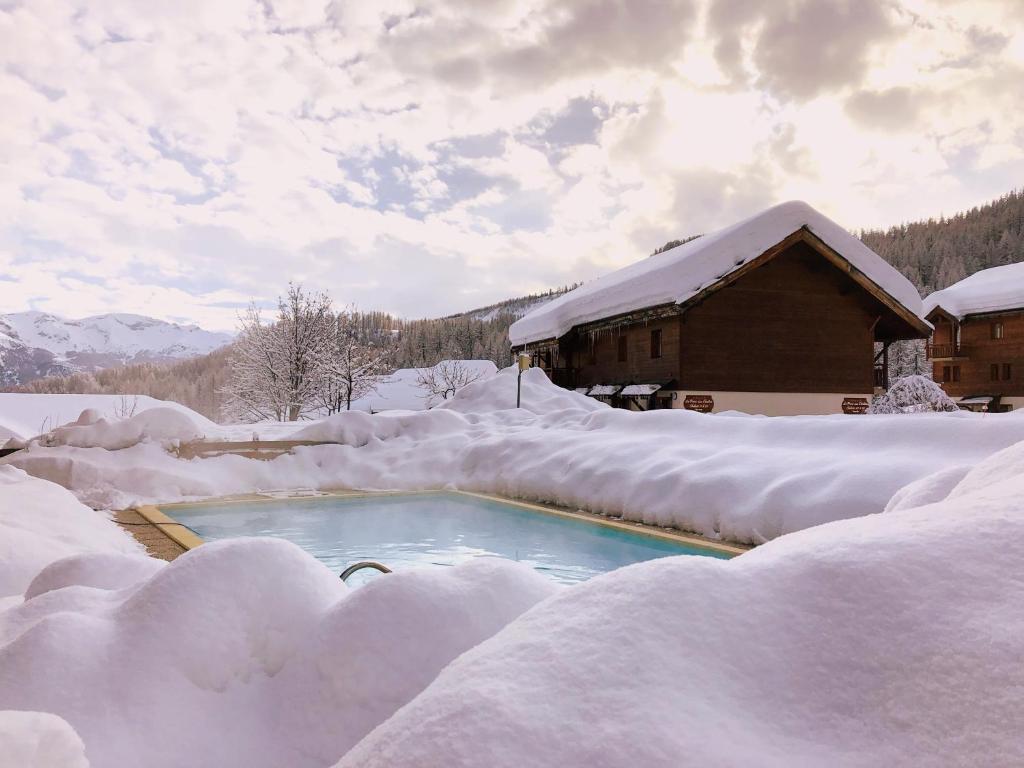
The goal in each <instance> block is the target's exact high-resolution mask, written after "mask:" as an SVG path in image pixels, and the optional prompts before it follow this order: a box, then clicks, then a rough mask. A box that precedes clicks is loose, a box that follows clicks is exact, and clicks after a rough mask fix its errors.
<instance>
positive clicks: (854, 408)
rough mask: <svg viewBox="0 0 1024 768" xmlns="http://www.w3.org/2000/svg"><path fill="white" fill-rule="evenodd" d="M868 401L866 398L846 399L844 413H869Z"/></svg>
mask: <svg viewBox="0 0 1024 768" xmlns="http://www.w3.org/2000/svg"><path fill="white" fill-rule="evenodd" d="M867 410H868V399H867V398H866V397H844V398H843V413H867Z"/></svg>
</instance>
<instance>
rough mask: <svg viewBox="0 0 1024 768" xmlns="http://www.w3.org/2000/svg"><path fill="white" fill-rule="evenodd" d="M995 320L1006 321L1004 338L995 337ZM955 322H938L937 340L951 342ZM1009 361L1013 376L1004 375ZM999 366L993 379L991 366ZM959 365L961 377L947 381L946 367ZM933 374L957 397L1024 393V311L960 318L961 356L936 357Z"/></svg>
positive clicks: (1006, 395)
mask: <svg viewBox="0 0 1024 768" xmlns="http://www.w3.org/2000/svg"><path fill="white" fill-rule="evenodd" d="M992 323H1002V324H1003V338H1001V339H993V338H992ZM950 328H951V326H950V325H949V324H945V325H944V326H943V325H942V324H940V323H939V322H936V328H935V335H934V337H933V344H939V343H941V342H948V341H949V340H950V338H951V336H950V334H951V330H950ZM1007 363H1009V365H1010V373H1011V375H1010V379H1009V380H1006V379H1004V378H1003V366H1004V365H1005V364H1007ZM992 365H996V366H998V373H999V378H998V379H996V380H993V379H992V376H991V373H990V370H991V366H992ZM947 367H948V368H949V369H950V371H949V373H950V378H951V379H952V378H953V376H954V368H957V369H959V370H958V373H959V376H958V378H959V379H960V380H959V381H948V382H947V381H944V378H945V376H944V369H945V368H947ZM932 374H933V378H934V379H935V381H937V382H939V383H940V384H941V385H942V388H943V389H944V390H945V391H946V393H947V394H949V395H951V396H953V397H964V396H967V395H1002V396H1004V397H1020V396H1022V395H1024V311H1017V312H1005V313H999V314H990V315H974V316H969V317H966V318H964V320H962V321H961V322H960V357H959V358H958V359H952V360H934V361H933V371H932Z"/></svg>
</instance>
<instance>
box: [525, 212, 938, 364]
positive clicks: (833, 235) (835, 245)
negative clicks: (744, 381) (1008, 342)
mask: <svg viewBox="0 0 1024 768" xmlns="http://www.w3.org/2000/svg"><path fill="white" fill-rule="evenodd" d="M801 227H807V228H808V229H809V230H810V231H811V232H812V233H814V234H815V235H817V236H818V237H819V238H820V239H821V240H822V241H823V242H825V243H826V244H827V245H828V246H830V247H831V248H832V249H833V250H834V251H836V252H837V253H838V254H839V255H840V256H842V257H843V258H845V259H846V260H847V261H849V262H850V263H851V264H852V265H853V266H855V267H856V268H857V269H859V270H860V271H861V272H863V273H864V274H865V275H866V276H867V277H868V278H869V279H870V280H871V281H872V282H874V283H875V284H876V285H878V286H879V287H880V288H881V289H882V290H884V291H885V292H886V293H888V294H889V295H890V296H892V297H893V299H895V300H896V301H897V302H899V303H900V304H902V305H903V306H904V307H905V308H906V309H907V311H909V312H910V314H912V315H917V316H920V317H923V313H922V310H921V297H920V295H919V294H918V292H917V289H916V288H915V287H914V285H913V284H912V283H911V282H910V281H909V280H907V278H905V277H904V276H903V275H902V274H900V273H899V272H898V271H897V270H896V269H894V268H893V267H892V266H891V265H890V264H889V263H888V262H886V261H885V260H884V259H882V257H881V256H879V255H878V254H876V253H875V252H874V251H872V250H871V249H870V248H868V247H867V246H866V245H864V243H862V242H861V241H860V240H858V239H857V238H856V237H854V236H853V235H851V234H850V233H849V232H847V231H846V230H845V229H843V228H842V227H840V226H839V225H838V224H836V223H835V222H834V221H832V220H831V219H829V218H827V217H825V216H823V215H822V214H820V213H818V212H817V211H816V210H814V209H813V208H812V207H811V206H809V205H807V203H803V202H789V203H782V204H781V205H777V206H775V207H773V208H769V209H767V210H765V211H762V212H761V213H759V214H757V215H756V216H752V217H751V218H749V219H746V220H745V221H741V222H739V223H738V224H734V225H732V226H731V227H727V228H726V229H723V230H720V231H718V232H714V233H712V234H709V235H704V236H703V237H699V238H697V239H696V240H691V241H689V242H687V243H684V244H683V245H680V246H677V247H675V248H672V249H671V250H668V251H664V252H662V253H659V254H655V255H654V256H650V257H649V258H645V259H643V260H641V261H638V262H636V263H634V264H630V265H629V266H627V267H623V268H622V269H620V270H617V271H615V272H612V273H610V274H608V275H605V276H603V277H600V278H598V279H597V280H593V281H591V282H589V283H585V284H584V285H582V286H580V287H579V288H576V289H575V290H573V291H570V292H569V293H567V294H565V295H564V296H560V297H559V298H557V299H555V300H554V301H552V302H549V303H548V304H545V305H544V306H542V307H539V308H537V309H535V310H533V311H532V312H530V313H529V314H528V315H526V316H525V317H523V318H522V319H521V320H519V321H517V322H515V323H514V324H513V325H512V327H511V328H510V329H509V338H510V340H511V341H512V344H514V345H519V344H529V343H532V342H536V341H543V340H545V339H551V338H557V337H559V336H563V335H565V334H566V333H568V332H569V331H570V330H571V329H572V328H573V326H576V325H580V324H582V323H588V322H593V321H595V320H600V319H602V318H606V317H612V316H614V315H619V314H622V313H625V312H632V311H634V310H638V309H644V308H646V307H654V306H658V305H662V304H670V303H676V304H679V303H682V302H685V301H686V300H687V299H689V298H691V297H692V296H694V295H696V294H697V293H699V292H700V291H702V290H704V289H705V288H707V287H709V286H711V285H713V284H714V283H716V282H718V281H719V280H720V279H721V278H723V277H725V276H726V275H728V274H729V273H731V272H734V271H735V270H737V269H739V268H740V267H742V266H743V265H744V264H746V263H747V262H749V261H752V260H754V259H756V258H757V257H758V256H760V255H761V254H762V253H764V252H765V251H767V250H768V249H769V248H771V247H772V246H773V245H777V244H778V243H780V242H782V241H783V240H785V239H786V238H787V237H788V236H789V235H791V234H792V233H794V232H796V231H797V230H799V229H800V228H801Z"/></svg>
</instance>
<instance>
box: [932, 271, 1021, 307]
mask: <svg viewBox="0 0 1024 768" xmlns="http://www.w3.org/2000/svg"><path fill="white" fill-rule="evenodd" d="M936 307H942V308H943V309H944V310H946V311H947V312H949V313H950V314H951V315H953V316H954V317H958V318H961V319H962V318H963V317H964V316H965V315H973V314H978V313H981V312H998V311H1001V310H1007V309H1020V308H1021V307H1024V263H1019V264H1006V265H1004V266H1002V267H992V268H991V269H983V270H981V271H979V272H975V273H974V274H973V275H970V276H969V277H965V278H964V279H963V280H961V281H960V282H958V283H953V285H951V286H949V287H948V288H943V289H942V290H941V291H935V293H932V294H930V295H929V296H928V297H927V298H926V299H925V300H924V311H925V312H926V313H928V312H931V311H932V310H933V309H935V308H936Z"/></svg>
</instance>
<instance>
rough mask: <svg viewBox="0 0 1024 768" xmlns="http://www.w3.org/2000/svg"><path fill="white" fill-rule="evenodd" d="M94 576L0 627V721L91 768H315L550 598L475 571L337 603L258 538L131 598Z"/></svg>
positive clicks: (231, 544)
mask: <svg viewBox="0 0 1024 768" xmlns="http://www.w3.org/2000/svg"><path fill="white" fill-rule="evenodd" d="M72 559H74V558H72ZM108 564H109V565H110V566H113V565H115V564H116V561H115V558H111V559H110V561H109V563H108ZM67 566H68V561H61V562H58V563H55V564H54V565H52V566H50V569H54V568H62V569H64V571H65V572H67V570H68V567H67ZM50 569H47V570H44V571H43V573H42V574H40V576H39V577H38V578H37V581H38V580H39V579H47V578H49V575H48V573H47V571H48V570H50ZM111 575H113V572H111ZM95 576H96V574H95V573H93V574H92V578H90V579H89V580H86V581H82V582H77V581H76V580H74V579H68V578H67V577H66V574H65V578H64V579H63V584H62V585H61V586H59V587H56V588H53V589H50V590H49V591H45V592H37V593H36V594H35V595H33V596H31V597H29V598H28V599H27V600H26V601H25V602H24V603H22V604H20V605H16V606H13V607H10V608H8V609H7V610H6V611H0V709H2V708H9V709H27V710H38V711H45V712H52V713H54V714H56V715H58V716H59V717H61V718H63V719H64V720H65V721H66V722H67V723H68V724H70V726H71V727H73V728H74V730H75V732H77V734H78V736H79V737H80V738H81V740H82V741H83V742H84V743H85V747H86V754H87V755H88V757H89V760H90V761H91V762H92V765H93V766H96V767H97V768H99V766H109V767H110V768H136V766H147V767H148V768H163V767H166V768H171V767H172V766H180V765H182V760H183V757H182V756H183V755H187V760H186V763H187V764H188V765H190V766H210V767H211V768H213V767H214V766H217V767H218V768H219V767H220V766H243V765H244V766H247V768H279V767H280V766H291V767H293V768H302V767H304V766H310V767H311V768H312V767H313V766H318V767H319V766H327V765H330V764H331V763H333V762H334V761H336V760H337V759H338V758H339V757H341V756H342V755H343V754H345V752H346V751H348V749H350V748H351V747H352V746H353V745H355V744H356V743H357V742H358V741H359V740H360V739H361V738H362V737H363V736H365V735H366V734H367V733H368V732H369V731H370V730H372V729H373V728H374V727H375V726H377V725H378V724H379V723H381V722H383V721H384V720H386V719H387V718H388V717H390V716H391V715H392V714H393V713H394V712H395V711H396V710H397V709H398V708H400V707H401V706H403V705H404V704H406V703H407V702H408V701H410V700H411V699H413V698H414V697H415V696H416V695H417V694H419V693H420V692H421V691H422V690H423V689H424V688H425V687H426V686H427V685H428V684H429V683H430V682H431V681H432V680H433V679H434V677H436V675H437V674H438V673H439V672H440V671H441V669H442V668H444V666H445V665H447V664H448V663H449V662H450V661H451V660H452V659H453V658H455V657H456V656H458V655H459V654H461V653H462V652H464V651H466V650H468V649H469V648H471V647H473V646H474V645H477V644H478V643H480V642H481V641H483V640H485V639H486V638H488V637H489V636H491V635H493V634H494V633H495V632H497V631H498V630H499V629H501V627H503V626H504V625H505V624H507V623H508V622H509V621H511V620H512V619H514V618H515V617H516V616H518V615H520V614H521V613H522V612H523V611H525V610H527V609H528V608H530V607H531V606H532V605H534V604H535V603H537V602H538V601H540V600H542V599H544V598H546V597H548V596H549V595H551V594H552V593H553V592H554V591H555V590H557V589H558V587H557V586H555V585H554V584H553V583H552V582H550V581H549V580H548V579H546V578H544V577H543V576H540V575H539V574H536V573H535V572H534V571H533V570H531V569H530V568H529V567H527V566H525V565H521V564H518V563H513V562H510V561H507V560H499V559H497V558H491V559H480V560H476V561H473V562H471V563H467V564H464V565H459V566H456V567H453V568H444V569H429V570H419V571H412V572H407V573H396V574H392V575H389V576H388V577H387V578H380V579H375V580H374V581H372V582H371V583H369V584H368V585H366V586H364V587H362V588H360V589H359V590H354V591H350V590H349V589H348V588H347V587H346V586H345V584H344V582H342V581H341V580H340V579H339V578H338V575H337V574H336V573H332V572H331V571H329V570H328V569H326V568H325V567H324V566H323V565H321V564H320V563H319V562H317V561H316V560H314V559H313V558H312V557H311V556H310V555H308V554H306V553H305V552H303V551H302V550H300V549H299V548H298V547H296V546H295V545H293V544H290V543H288V542H286V541H282V540H279V539H269V538H263V539H245V540H237V541H228V542H215V543H208V544H204V545H203V546H201V547H199V548H198V549H196V550H193V551H191V552H189V553H188V554H186V555H184V556H182V557H180V558H178V559H177V560H175V561H174V562H172V563H170V564H169V565H166V566H165V567H162V568H159V569H158V570H156V571H155V572H154V573H152V574H151V575H150V576H149V577H148V578H146V579H145V580H143V581H141V582H140V581H135V580H134V579H129V580H126V581H124V582H123V583H121V584H112V583H108V584H104V585H102V586H97V584H96V578H95ZM2 722H3V721H2V720H0V734H2ZM126 724H128V725H129V726H130V727H126ZM28 725H30V726H31V725H32V724H28ZM50 725H51V726H52V722H51V723H50ZM31 730H32V731H36V730H38V729H37V728H35V727H33V728H32V729H31ZM29 733H31V731H29ZM66 735H67V734H65V736H66ZM6 757H7V754H6V752H5V753H3V757H0V763H3V762H4V758H6ZM4 764H6V763H4ZM20 765H21V764H19V768H20ZM50 765H52V764H50Z"/></svg>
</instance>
